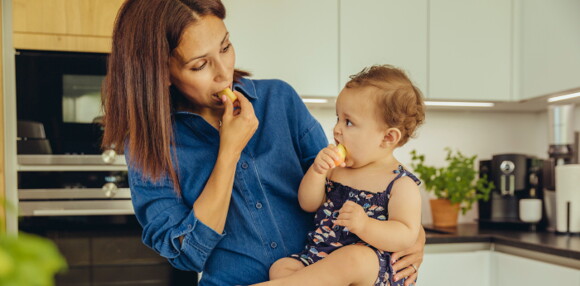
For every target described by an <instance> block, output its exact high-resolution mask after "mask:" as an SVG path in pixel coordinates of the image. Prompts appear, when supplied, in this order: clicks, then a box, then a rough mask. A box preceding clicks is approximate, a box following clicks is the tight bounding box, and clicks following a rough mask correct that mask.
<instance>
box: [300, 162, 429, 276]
mask: <svg viewBox="0 0 580 286" xmlns="http://www.w3.org/2000/svg"><path fill="white" fill-rule="evenodd" d="M393 173H395V174H398V175H397V176H396V177H395V179H393V180H392V181H391V182H390V183H389V186H388V187H387V189H386V190H385V191H384V192H380V193H373V192H368V191H363V190H358V189H354V188H351V187H349V186H345V185H342V184H340V183H338V182H335V181H331V180H327V181H326V197H327V200H326V202H324V203H323V204H322V206H321V207H320V208H319V209H318V211H317V212H316V215H315V216H314V221H315V230H314V231H311V232H309V233H308V243H307V245H306V246H305V248H304V250H303V251H302V252H300V253H297V254H292V255H291V256H290V257H292V258H295V259H297V260H299V261H301V262H302V263H303V264H304V265H307V266H308V265H310V264H313V263H315V262H317V261H319V260H320V259H322V258H324V257H326V256H328V254H330V253H332V252H333V251H334V250H336V249H338V248H340V247H342V246H345V245H352V244H362V245H366V246H368V247H370V248H372V249H374V250H375V253H376V254H377V256H378V258H379V264H380V265H379V266H380V270H379V275H378V277H377V280H376V282H375V286H399V285H403V283H404V279H402V280H399V281H397V282H394V281H392V279H391V277H392V275H393V270H392V265H391V263H390V261H391V253H390V252H385V251H382V250H379V249H376V248H374V247H373V246H371V245H369V244H367V243H365V242H364V241H362V240H361V239H360V238H359V237H358V236H357V235H356V234H354V233H351V232H349V231H348V228H346V227H343V226H338V225H334V224H333V220H335V219H336V218H337V217H338V214H339V210H340V209H341V208H342V205H343V204H344V203H345V202H346V201H353V202H356V203H357V204H359V205H360V206H362V207H363V209H364V210H365V211H366V213H367V215H368V216H369V217H372V218H375V219H378V220H387V219H388V218H389V212H388V210H387V206H388V203H389V199H390V197H391V195H390V193H391V188H392V187H393V183H394V182H395V181H396V180H397V179H399V178H401V177H404V176H409V177H410V178H411V179H413V180H414V181H415V182H416V183H417V184H420V183H421V181H420V180H419V179H418V178H417V177H415V175H413V174H412V173H410V172H408V171H407V170H405V169H404V168H403V167H402V166H399V168H398V169H397V170H395V171H393Z"/></svg>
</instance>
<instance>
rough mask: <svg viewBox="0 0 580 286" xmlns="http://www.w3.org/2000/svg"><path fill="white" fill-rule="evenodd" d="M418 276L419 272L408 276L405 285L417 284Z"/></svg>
mask: <svg viewBox="0 0 580 286" xmlns="http://www.w3.org/2000/svg"><path fill="white" fill-rule="evenodd" d="M417 277H418V273H416V272H415V273H413V274H411V275H409V277H407V280H405V286H417Z"/></svg>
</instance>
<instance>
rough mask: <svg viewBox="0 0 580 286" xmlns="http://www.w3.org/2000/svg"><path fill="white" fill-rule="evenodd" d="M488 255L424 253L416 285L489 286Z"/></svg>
mask: <svg viewBox="0 0 580 286" xmlns="http://www.w3.org/2000/svg"><path fill="white" fill-rule="evenodd" d="M426 251H427V250H426ZM490 255H491V253H490V251H489V250H476V251H466V252H449V253H426V254H425V256H424V258H423V264H421V268H420V270H419V278H418V279H417V283H418V284H419V285H422V286H455V285H457V286H465V285H470V286H490V285H491V284H490V263H489V261H490ZM512 285H520V284H512ZM521 285H524V284H521Z"/></svg>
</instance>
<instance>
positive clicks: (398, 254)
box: [391, 249, 409, 266]
mask: <svg viewBox="0 0 580 286" xmlns="http://www.w3.org/2000/svg"><path fill="white" fill-rule="evenodd" d="M407 254H409V253H408V249H405V250H401V251H397V252H393V254H392V255H391V263H393V266H394V264H395V262H396V261H398V260H399V259H401V257H404V256H405V255H407Z"/></svg>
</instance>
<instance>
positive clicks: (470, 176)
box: [411, 148, 494, 227]
mask: <svg viewBox="0 0 580 286" xmlns="http://www.w3.org/2000/svg"><path fill="white" fill-rule="evenodd" d="M445 151H447V156H446V158H445V161H446V162H447V166H446V167H441V168H437V167H434V166H428V165H426V164H425V155H420V154H417V151H415V150H413V151H411V156H412V158H411V159H412V163H411V167H412V168H413V171H414V173H415V174H417V175H418V176H419V178H420V179H421V181H423V184H424V185H425V190H426V191H428V192H431V193H433V194H434V195H435V197H436V198H437V199H434V200H430V205H431V213H432V215H433V224H434V225H435V226H440V227H454V226H456V225H457V216H458V213H459V210H461V212H462V213H463V214H465V213H466V212H467V211H468V210H470V209H471V208H472V207H473V203H475V202H476V201H477V200H484V201H487V200H488V199H489V193H490V191H491V190H492V189H493V188H494V185H493V183H492V182H490V181H488V180H487V177H481V178H476V175H477V170H476V169H475V166H474V165H475V159H476V158H477V155H474V156H471V157H468V156H465V155H463V154H462V153H461V152H459V151H457V152H453V151H452V150H451V148H445Z"/></svg>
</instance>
